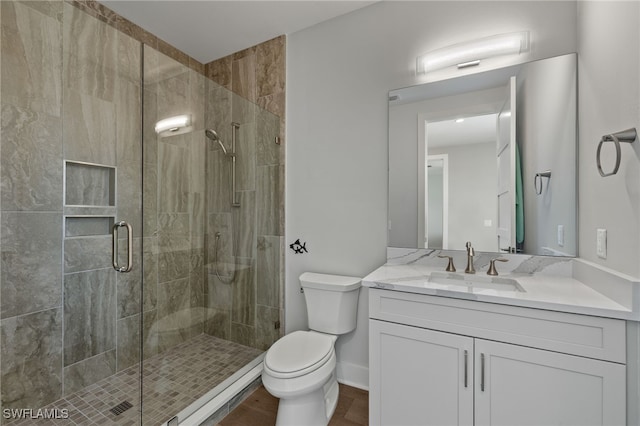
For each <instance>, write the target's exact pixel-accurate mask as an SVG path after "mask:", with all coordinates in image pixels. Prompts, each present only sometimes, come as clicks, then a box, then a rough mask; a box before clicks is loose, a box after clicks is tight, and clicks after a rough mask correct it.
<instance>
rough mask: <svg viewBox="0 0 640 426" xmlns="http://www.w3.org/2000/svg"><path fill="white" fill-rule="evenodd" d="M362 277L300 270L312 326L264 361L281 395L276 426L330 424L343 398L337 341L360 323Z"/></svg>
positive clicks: (268, 382) (268, 384)
mask: <svg viewBox="0 0 640 426" xmlns="http://www.w3.org/2000/svg"><path fill="white" fill-rule="evenodd" d="M360 281H361V279H360V278H356V277H345V276H339V275H327V274H317V273H312V272H305V273H303V274H302V275H300V284H301V285H302V288H303V289H304V297H305V302H306V304H307V316H308V319H309V328H310V330H309V331H294V332H293V333H290V334H287V335H286V336H284V337H282V338H281V339H280V340H278V341H277V342H275V343H274V344H273V345H272V346H271V348H270V349H269V350H268V351H267V353H266V355H265V357H264V361H263V371H262V383H263V385H264V387H265V389H266V390H267V391H268V392H269V393H270V394H271V395H273V396H275V397H277V398H280V402H279V404H278V415H277V418H276V426H294V425H295V426H326V425H327V424H328V423H329V420H330V419H331V416H332V415H333V412H334V411H335V409H336V404H337V403H338V381H337V378H336V352H335V348H334V346H335V342H336V340H337V339H338V336H339V335H340V334H346V333H349V332H350V331H352V330H354V329H355V328H356V315H357V310H358V293H359V291H360V285H361V284H360Z"/></svg>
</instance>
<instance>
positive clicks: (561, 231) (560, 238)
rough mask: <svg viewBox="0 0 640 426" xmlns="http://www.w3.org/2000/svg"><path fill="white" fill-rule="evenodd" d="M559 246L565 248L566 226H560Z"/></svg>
mask: <svg viewBox="0 0 640 426" xmlns="http://www.w3.org/2000/svg"><path fill="white" fill-rule="evenodd" d="M558 245H559V246H560V247H562V246H564V225H558Z"/></svg>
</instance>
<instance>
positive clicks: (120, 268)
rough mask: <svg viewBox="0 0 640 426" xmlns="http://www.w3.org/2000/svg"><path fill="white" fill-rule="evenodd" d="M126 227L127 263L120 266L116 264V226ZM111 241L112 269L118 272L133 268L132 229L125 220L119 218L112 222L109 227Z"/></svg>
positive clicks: (128, 270)
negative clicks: (118, 220)
mask: <svg viewBox="0 0 640 426" xmlns="http://www.w3.org/2000/svg"><path fill="white" fill-rule="evenodd" d="M122 227H126V228H127V265H126V266H120V265H119V264H118V228H122ZM111 242H112V244H113V246H112V247H113V250H112V253H111V260H112V263H113V269H115V270H116V271H118V272H130V271H131V269H132V268H133V229H132V228H131V225H129V224H128V223H127V222H125V221H123V220H121V221H120V222H116V223H114V224H113V227H112V228H111Z"/></svg>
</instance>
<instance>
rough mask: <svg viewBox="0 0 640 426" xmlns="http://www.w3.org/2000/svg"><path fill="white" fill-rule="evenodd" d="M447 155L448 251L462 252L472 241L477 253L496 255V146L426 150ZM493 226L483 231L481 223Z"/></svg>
mask: <svg viewBox="0 0 640 426" xmlns="http://www.w3.org/2000/svg"><path fill="white" fill-rule="evenodd" d="M429 154H448V155H449V227H448V228H449V247H451V248H454V249H456V250H461V249H464V247H465V243H466V242H467V241H471V242H472V243H473V247H475V249H476V250H478V251H493V252H496V251H498V239H497V237H496V222H497V213H496V201H495V198H496V188H497V187H498V171H497V168H496V167H487V165H493V164H495V163H496V142H495V141H494V142H487V143H478V144H469V145H455V146H451V147H446V148H442V147H439V148H429ZM486 219H489V220H491V223H492V226H490V227H485V226H484V221H485V220H486Z"/></svg>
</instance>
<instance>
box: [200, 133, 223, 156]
mask: <svg viewBox="0 0 640 426" xmlns="http://www.w3.org/2000/svg"><path fill="white" fill-rule="evenodd" d="M204 134H205V135H207V137H208V138H209V139H211V140H212V141H214V142H218V144H219V145H220V148H222V152H223V153H224V155H229V154H227V148H225V147H224V144H223V143H222V140H220V137H219V136H218V134H217V133H216V131H215V130H213V129H207V130H205V131H204Z"/></svg>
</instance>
